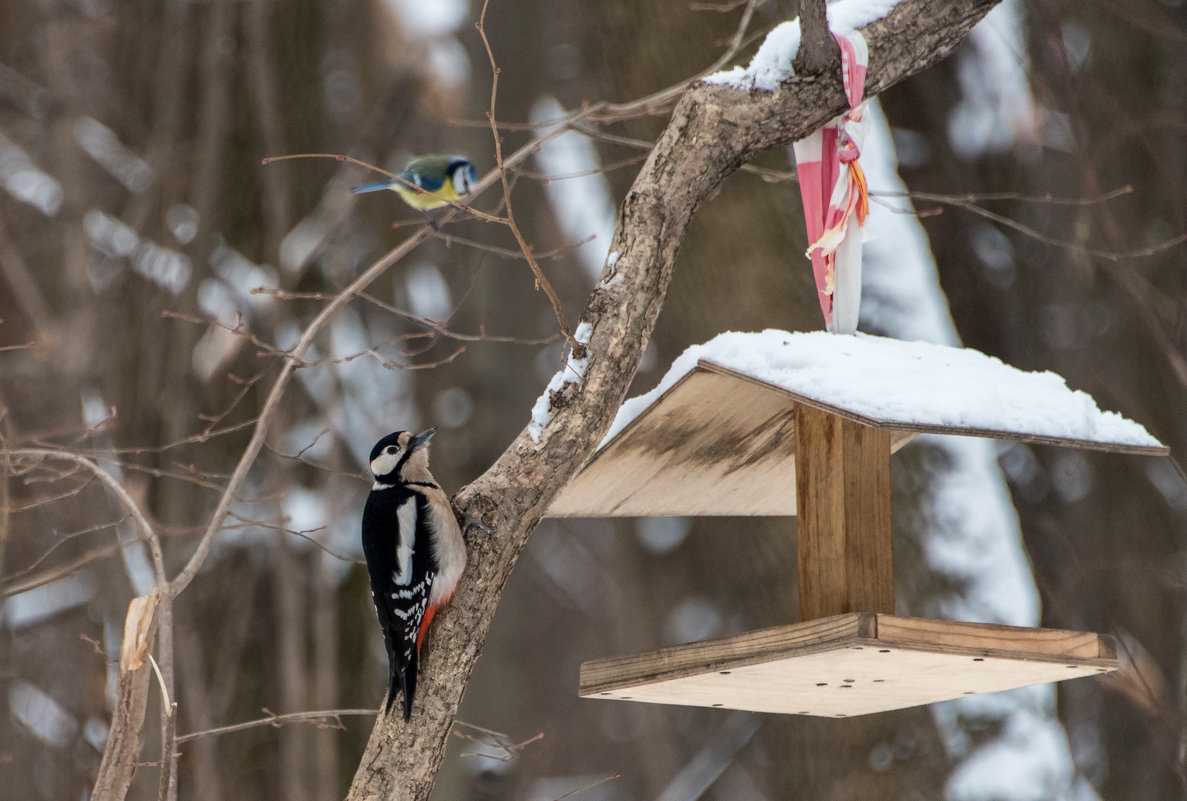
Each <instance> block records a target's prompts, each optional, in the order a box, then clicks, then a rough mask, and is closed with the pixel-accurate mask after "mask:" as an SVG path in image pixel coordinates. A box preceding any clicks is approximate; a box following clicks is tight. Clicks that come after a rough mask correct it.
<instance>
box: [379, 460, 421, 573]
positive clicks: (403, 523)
mask: <svg viewBox="0 0 1187 801" xmlns="http://www.w3.org/2000/svg"><path fill="white" fill-rule="evenodd" d="M380 458H383V457H380ZM375 461H376V462H377V461H379V459H376V460H375ZM372 464H374V463H372ZM396 523H397V526H398V529H399V532H400V533H399V541H398V542H397V543H396V573H395V575H394V576H392V580H393V581H395V582H396V584H398V585H400V586H401V587H402V586H405V585H406V584H408V582H410V581H412V553H413V550H412V541H413V540H414V539H416V498H415V496H414V497H411V498H409V499H408V500H406V501H404V503H402V504H400V507H399V508H398V509H396Z"/></svg>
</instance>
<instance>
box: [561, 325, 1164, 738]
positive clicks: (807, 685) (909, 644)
mask: <svg viewBox="0 0 1187 801" xmlns="http://www.w3.org/2000/svg"><path fill="white" fill-rule="evenodd" d="M770 333H772V332H764V335H766V334H770ZM775 333H781V332H775ZM723 336H724V337H747V336H755V337H757V336H763V335H744V334H727V335H723ZM783 337H784V340H783V341H782V345H784V346H787V347H788V348H791V349H792V352H793V353H794V354H795V356H796V358H794V359H792V360H791V363H792V364H793V368H794V369H784V370H779V369H773V370H765V369H758V370H755V369H754V364H753V362H754V360H753V358H752V357H753V354H752V353H748V356H747V358H746V359H741V360H740V361H741V362H743V363H744V364H745V369H739V366H738V364H733V363H731V361H733V360H731V359H729V358H728V357H727V358H706V357H702V358H700V359H699V360H697V361H696V362H695V366H693V367H692V368H691V369H688V370H687V371H686V372H685V373H684V374H683V375H682V377H680V378H679V379H678V380H675V381H674V382H671V383H670V384H669V385H668V386H666V388H663V389H662V390H660V391H658V392H656V393H655V397H653V398H651V399H650V401H649V402H648V403H646V405H645V408H644V409H643V410H642V411H641V412H639V413H638V414H637V416H635V417H634V418H633V420H632V421H631V422H629V423H628V424H626V425H625V426H621V427H618V430H617V432H616V433H614V434H613V435H612V436H611V437H610V438H608V440H607V441H606V442H604V443H603V445H602V447H601V448H599V449H598V451H597V452H596V453H595V454H594V457H593V458H592V459H591V460H590V462H589V463H588V464H587V465H586V467H585V468H584V469H583V470H582V471H581V473H579V474H578V475H577V476H576V477H575V478H574V480H573V481H572V482H571V483H570V484H569V486H568V487H566V488H565V490H564V491H563V492H562V493H561V494H560V495H559V496H558V498H557V499H556V501H555V502H554V503H553V506H552V508H551V509H550V511H549V514H550V516H554V517H612V516H623V517H633V516H653V515H728V516H748V515H797V516H798V517H799V521H798V525H797V530H798V562H799V579H800V580H799V595H800V614H801V618H802V620H803V622H801V623H798V624H794V625H790V626H780V627H776V628H772V629H765V630H762V631H756V632H749V633H746V634H742V635H738V636H736V637H729V638H724V639H719V640H711V641H706V642H699V643H690V644H686V645H679V646H675V647H671V648H664V649H661V650H659V651H653V652H649V653H643V654H637V655H633V656H624V657H613V658H609V659H600V660H596V661H593V662H587V663H585V664H583V665H582V667H581V678H580V695H581V696H582V697H586V698H603V699H618V700H632V701H647V702H653V703H666V704H681V705H691V706H707V707H724V708H730V709H746V710H753V711H760V712H780V713H786V714H806V715H822V716H828V717H846V716H849V715H859V714H866V713H871V712H881V711H886V710H890V709H899V708H902V707H908V706H915V705H919V704H927V703H932V702H935V701H943V700H947V699H951V698H958V697H961V696H963V695H971V694H975V693H984V692H996V691H998V690H1005V689H1011V688H1014V687H1021V686H1025V685H1029V684H1040V683H1044V682H1051V681H1058V680H1061V679H1066V678H1075V677H1078V676H1087V675H1094V674H1099V673H1106V672H1109V671H1112V670H1116V669H1117V666H1118V663H1117V658H1116V653H1115V647H1114V643H1113V639H1112V638H1111V637H1109V636H1107V635H1098V634H1093V633H1086V632H1072V631H1061V630H1055V629H1027V628H1017V627H1011V626H1001V625H990V624H977V623H961V622H946V621H931V620H922V619H918V618H904V617H896V616H895V615H894V611H895V609H894V580H893V568H892V563H891V531H890V456H891V453H892V452H893V451H895V450H897V449H898V448H899V447H901V446H902V445H904V444H905V443H907V442H908V441H910V440H911V439H912V438H913V437H915V436H916V435H917V434H920V433H939V434H960V435H969V436H983V437H994V438H999V439H1009V440H1018V441H1023V442H1034V443H1044V444H1055V445H1063V446H1068V447H1077V448H1089V449H1096V450H1105V451H1112V452H1116V453H1131V454H1156V455H1163V454H1166V453H1167V452H1168V451H1167V449H1166V448H1165V447H1164V446H1163V445H1162V444H1161V443H1159V442H1158V441H1157V440H1155V439H1153V438H1152V437H1150V436H1149V435H1148V434H1146V432H1145V431H1144V429H1141V427H1140V426H1137V425H1136V424H1134V423H1131V422H1130V421H1126V420H1124V419H1123V418H1119V417H1118V416H1117V415H1111V414H1108V413H1102V412H1100V411H1099V409H1097V408H1096V406H1095V404H1094V403H1092V402H1091V399H1090V398H1088V397H1087V396H1085V395H1083V393H1073V392H1072V391H1071V390H1068V389H1067V388H1066V386H1064V385H1063V383H1062V380H1061V379H1058V377H1057V376H1052V374H1050V373H1045V374H1037V373H1020V372H1019V371H1016V370H1014V369H1013V368H1010V367H1008V366H1006V365H1004V364H1002V363H1001V362H998V361H996V360H992V359H989V358H988V357H985V356H983V355H982V354H977V353H976V352H975V351H962V350H959V349H955V348H939V347H938V346H934V345H923V344H919V343H902V342H895V341H893V340H881V339H879V338H877V337H864V336H859V337H856V338H854V337H833V336H831V335H826V334H784V335H783ZM820 337H825V339H820ZM718 339H721V338H720V337H719V338H718ZM768 340H769V337H768ZM715 342H716V340H715ZM888 343H892V344H888ZM712 344H713V343H709V345H706V346H703V347H705V348H706V350H707V352H708V353H710V354H711V355H712V354H716V353H719V352H721V351H722V350H723V349H717V351H714V350H713V349H712V348H711V347H710V346H711V345H712ZM743 344H745V343H743ZM768 344H769V343H768ZM822 345H823V346H825V347H826V352H824V353H818V352H819V351H820V349H821V347H822ZM836 347H841V348H843V349H844V350H843V351H842V352H841V353H840V354H838V353H837V352H834V351H831V350H827V349H829V348H836ZM805 348H806V349H808V350H807V351H806V352H807V353H808V354H809V355H807V356H805V350H804V349H805ZM724 350H725V351H727V352H728V349H724ZM811 354H817V355H816V356H812V355H811ZM954 354H961V355H960V357H959V359H955V357H954V356H953V355H954ZM967 354H974V355H972V356H968V355H967ZM783 355H784V354H783V353H782V351H781V350H780V349H779V348H775V350H774V351H773V353H772V359H774V360H775V361H776V362H778V360H779V359H780V358H782V357H783ZM850 357H851V358H850ZM814 358H815V359H817V360H824V361H825V362H826V363H827V366H828V368H829V369H832V370H835V371H839V376H837V378H839V379H841V380H839V381H837V382H834V384H831V385H830V383H829V381H828V380H824V381H821V380H820V376H819V375H818V374H817V373H818V372H819V371H817V372H813V369H810V368H816V367H819V364H816V363H815V362H814V361H813V359H814ZM847 358H849V360H850V361H851V362H852V363H849V364H847V363H846V361H847ZM937 358H939V359H941V360H943V359H946V358H953V359H954V362H953V364H954V366H953V368H952V370H951V371H949V370H948V369H946V368H947V365H945V364H940V365H939V367H940V368H941V369H939V370H934V369H924V367H923V365H927V364H929V363H931V366H932V367H935V366H936V365H935V364H934V362H935V360H936V359H937ZM968 359H973V360H974V362H975V369H973V370H972V372H971V373H970V372H968V370H969V369H970V368H968V367H965V365H964V362H965V361H966V360H968ZM977 359H979V360H982V361H984V365H982V364H981V363H980V362H976V361H975V360H977ZM805 362H810V364H807V365H806V364H805ZM776 366H777V365H776ZM961 368H964V369H963V370H962V369H961ZM854 369H861V370H863V371H864V373H863V374H861V375H857V374H855V373H853V372H850V373H849V378H850V379H853V380H856V381H858V382H860V383H863V384H866V385H869V386H871V387H873V390H872V394H874V395H878V394H879V393H878V389H879V387H880V384H879V382H880V381H881V382H885V386H886V387H893V386H898V385H899V384H898V383H896V382H908V384H909V385H910V387H911V388H912V389H911V393H913V395H914V397H918V398H921V399H926V398H932V399H943V398H945V393H948V396H947V397H948V398H949V399H950V398H951V397H952V396H953V395H952V393H957V394H958V395H959V394H960V393H961V392H963V393H964V396H967V397H969V398H971V399H975V400H974V402H972V403H971V406H972V407H973V408H971V409H966V408H962V407H961V404H960V403H959V402H957V403H955V404H953V403H951V402H949V401H942V402H937V403H934V404H932V406H933V407H934V408H924V409H922V410H920V409H918V408H914V407H913V406H912V404H910V403H907V404H904V405H900V406H899V407H896V406H895V403H893V402H889V401H887V399H886V398H885V397H876V398H875V399H874V402H873V403H872V404H870V403H862V402H860V401H854V400H853V399H852V395H851V388H846V387H845V382H844V380H843V377H844V375H845V371H846V370H850V371H852V370H854ZM981 371H983V372H984V380H985V382H986V384H985V387H984V388H978V387H972V390H971V392H970V388H969V387H968V386H966V385H963V384H962V385H961V386H960V387H957V386H955V385H953V384H951V383H950V382H951V381H965V382H967V381H968V380H969V376H970V375H972V376H974V377H975V378H976V379H977V380H980V378H981ZM949 372H951V373H952V375H951V376H950V377H949V376H948V373H949ZM870 373H884V375H881V376H879V375H871V374H870ZM801 377H802V378H803V380H802V381H801V380H800V378H801ZM1053 381H1055V382H1056V383H1057V386H1053V384H1052V382H1053ZM946 382H948V383H946ZM1028 382H1029V383H1028ZM850 383H852V381H851V382H850ZM1002 386H1005V387H1008V388H1009V389H1010V390H1011V392H1012V394H1019V393H1023V394H1027V395H1028V396H1029V399H1028V401H1027V403H1028V404H1029V405H1028V406H1027V407H1026V408H1027V411H1028V414H1026V415H1022V420H1023V422H1024V423H1025V422H1026V421H1028V420H1031V419H1034V420H1037V421H1038V422H1036V424H1035V425H1033V426H1026V425H1020V426H1009V425H1006V426H1003V425H999V424H997V423H998V422H1000V420H999V418H998V417H997V416H994V415H990V416H991V417H994V425H992V426H987V425H983V424H982V421H981V418H980V417H979V415H978V412H977V409H976V408H975V407H977V405H978V404H987V405H985V407H984V408H986V409H988V408H991V407H993V408H996V407H997V406H999V405H1000V404H1002V403H1008V402H1009V400H1008V399H1003V398H995V397H992V394H993V393H994V392H995V391H996V388H1000V387H1002ZM887 391H891V390H889V389H888V390H887ZM985 393H989V395H990V397H983V395H984V394H985ZM1061 393H1062V395H1063V396H1066V397H1063V396H1061ZM891 400H893V399H891ZM908 400H910V398H909V397H908ZM1044 403H1045V404H1047V405H1049V406H1051V407H1052V408H1051V409H1050V411H1051V412H1053V413H1052V414H1050V415H1048V416H1047V417H1044V415H1043V414H1042V412H1043V409H1042V408H1039V409H1035V408H1034V405H1035V404H1039V405H1040V406H1041V405H1042V404H1044ZM1065 404H1066V406H1065ZM924 406H927V403H926V402H925V403H924ZM1089 407H1090V408H1089ZM1067 409H1072V410H1073V411H1074V414H1072V415H1071V416H1076V415H1078V414H1080V413H1083V416H1084V422H1083V423H1082V424H1079V425H1075V424H1073V425H1069V424H1068V420H1067V419H1065V418H1067V417H1068V416H1069V414H1068V412H1067ZM982 414H984V413H982ZM1094 415H1095V416H1096V417H1094ZM1008 416H1009V415H1007V417H1008ZM1073 422H1074V421H1073ZM793 488H794V490H793Z"/></svg>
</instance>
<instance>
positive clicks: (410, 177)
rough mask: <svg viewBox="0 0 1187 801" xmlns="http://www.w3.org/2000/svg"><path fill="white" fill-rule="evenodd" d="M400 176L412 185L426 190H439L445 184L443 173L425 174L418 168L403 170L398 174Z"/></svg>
mask: <svg viewBox="0 0 1187 801" xmlns="http://www.w3.org/2000/svg"><path fill="white" fill-rule="evenodd" d="M399 175H400V177H401V178H403V179H404V180H405V181H408V182H409V183H411V184H413V185H414V186H419V187H420V188H421V189H423V190H425V191H426V192H440V191H441V187H443V186H445V175H444V174H442V175H435V174H425V173H423V172H420V171H419V170H404V171H403V172H402V173H400V174H399Z"/></svg>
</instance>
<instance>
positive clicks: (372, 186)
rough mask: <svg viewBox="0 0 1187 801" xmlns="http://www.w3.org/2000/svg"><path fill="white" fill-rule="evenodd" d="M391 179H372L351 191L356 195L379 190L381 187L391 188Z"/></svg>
mask: <svg viewBox="0 0 1187 801" xmlns="http://www.w3.org/2000/svg"><path fill="white" fill-rule="evenodd" d="M391 186H392V183H391V181H372V182H371V183H369V184H359V185H358V186H356V187H354V188H353V189H351V190H350V191H351V192H353V193H354V194H356V195H361V194H363V193H364V192H378V191H379V190H381V189H391Z"/></svg>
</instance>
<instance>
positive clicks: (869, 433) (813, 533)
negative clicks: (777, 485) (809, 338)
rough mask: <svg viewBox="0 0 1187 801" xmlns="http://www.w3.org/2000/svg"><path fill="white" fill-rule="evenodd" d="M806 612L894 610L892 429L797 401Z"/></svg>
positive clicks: (806, 616)
mask: <svg viewBox="0 0 1187 801" xmlns="http://www.w3.org/2000/svg"><path fill="white" fill-rule="evenodd" d="M794 414H795V490H796V506H797V512H796V518H797V520H796V526H797V531H798V537H799V578H800V619H801V620H805V621H806V620H814V619H816V618H821V617H829V616H831V615H843V614H847V613H849V612H881V613H885V614H890V615H893V614H894V570H893V566H892V564H891V537H890V432H889V431H888V430H885V429H879V428H873V427H871V426H867V425H865V424H863V423H858V422H855V421H852V420H848V419H846V418H844V417H841V416H839V415H836V414H832V413H830V412H825V411H821V410H820V409H816V408H813V407H811V406H808V405H805V404H802V403H799V404H796V407H795V412H794Z"/></svg>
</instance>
